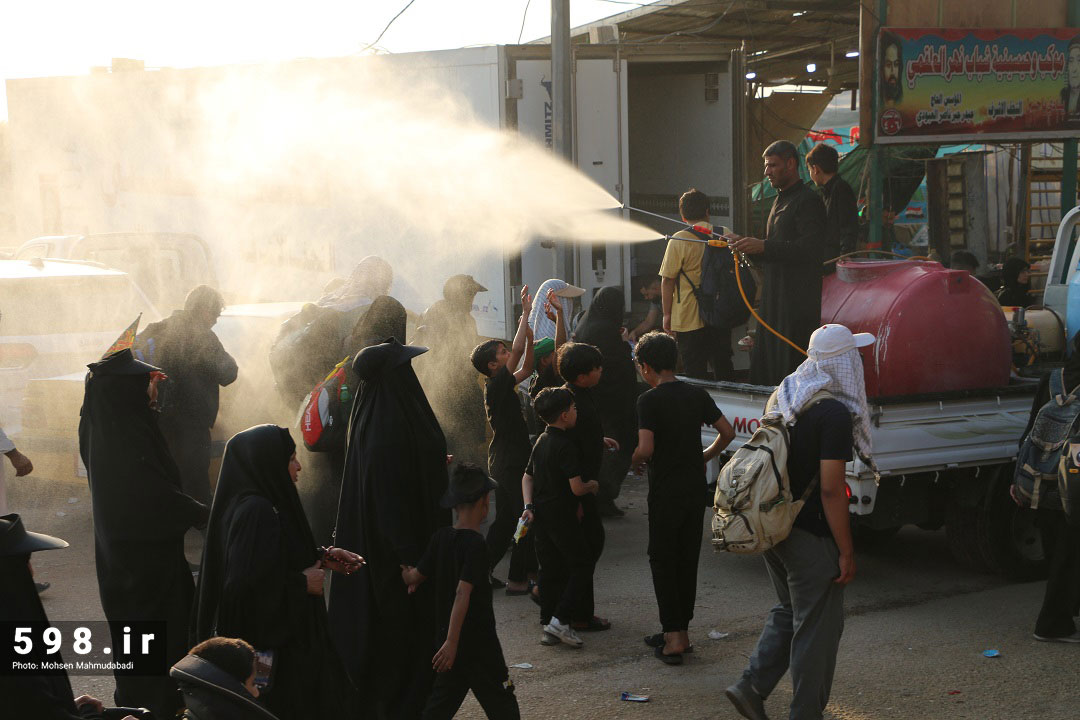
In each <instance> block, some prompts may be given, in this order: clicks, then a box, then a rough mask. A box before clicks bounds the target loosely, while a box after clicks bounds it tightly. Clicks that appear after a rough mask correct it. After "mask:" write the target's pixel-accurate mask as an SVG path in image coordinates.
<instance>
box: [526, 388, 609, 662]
mask: <svg viewBox="0 0 1080 720" xmlns="http://www.w3.org/2000/svg"><path fill="white" fill-rule="evenodd" d="M533 408H534V409H535V410H536V414H537V415H539V416H540V418H541V419H542V420H543V421H544V423H545V424H546V425H547V427H546V428H545V430H544V432H542V433H541V434H540V437H539V438H537V439H536V444H535V445H534V446H533V450H532V456H531V457H530V458H529V465H528V467H527V468H526V470H525V474H524V475H523V476H522V478H521V492H522V495H523V496H524V497H525V512H524V513H522V518H524V519H525V520H526V521H527V522H528V523H529V527H530V528H531V530H530V534H532V535H534V536H535V538H536V554H537V556H538V558H539V560H540V622H541V623H543V624H544V635H543V637H542V638H541V640H540V642H541V643H543V644H544V645H556V644H558V643H559V642H562V643H565V644H567V645H569V646H570V647H573V648H580V647H582V645H584V643H583V642H582V640H581V637H580V636H579V635H578V634H577V632H575V631H574V628H573V627H572V621H573V618H574V613H575V610H576V608H577V606H578V605H579V604H580V598H581V596H582V594H583V592H584V591H585V586H586V585H588V584H591V582H592V570H593V565H594V561H593V557H592V555H591V553H590V552H589V546H588V543H587V542H586V540H585V533H584V531H583V529H582V524H581V522H580V520H579V517H580V513H579V509H580V507H581V505H580V500H581V498H585V497H595V495H596V493H597V492H599V490H600V483H599V482H597V481H596V480H595V479H593V480H589V481H584V479H583V478H582V470H581V468H582V464H581V459H580V457H579V455H578V448H577V444H576V443H575V442H574V439H573V437H571V435H570V431H571V430H572V429H573V428H574V426H575V424H576V423H577V420H578V412H577V407H576V406H575V404H574V396H573V395H572V394H571V393H570V391H569V390H567V389H566V388H546V389H544V390H541V391H540V393H539V394H538V395H537V396H536V400H534V401H533Z"/></svg>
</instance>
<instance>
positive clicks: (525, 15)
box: [517, 0, 532, 45]
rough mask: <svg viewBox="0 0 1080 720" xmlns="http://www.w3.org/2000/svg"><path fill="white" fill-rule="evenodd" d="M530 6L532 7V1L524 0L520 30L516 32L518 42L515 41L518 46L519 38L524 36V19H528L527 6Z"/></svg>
mask: <svg viewBox="0 0 1080 720" xmlns="http://www.w3.org/2000/svg"><path fill="white" fill-rule="evenodd" d="M530 5H532V0H526V2H525V12H523V13H521V29H520V30H518V41H517V44H518V45H520V44H521V36H522V35H524V34H525V18H526V17H528V15H529V6H530Z"/></svg>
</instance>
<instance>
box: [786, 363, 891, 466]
mask: <svg viewBox="0 0 1080 720" xmlns="http://www.w3.org/2000/svg"><path fill="white" fill-rule="evenodd" d="M820 390H825V391H827V392H829V393H830V394H831V395H832V396H833V397H834V398H836V399H837V400H839V401H840V402H842V403H843V404H844V406H845V407H847V409H848V410H850V411H851V420H852V431H853V432H852V434H853V436H854V441H855V451H856V452H857V453H858V454H859V457H860V458H861V459H862V461H863V462H864V463H866V464H867V465H869V466H870V467H871V468H874V469H875V470H876V469H877V468H876V465H874V461H873V451H874V448H873V445H872V444H871V441H870V410H869V408H868V407H867V405H866V381H865V379H864V378H863V366H862V358H861V357H860V356H859V351H858V350H856V349H854V348H852V349H851V350H848V351H847V352H844V353H841V354H839V355H833V356H832V357H824V358H823V357H820V356H818V353H816V352H814V350H813V348H811V350H810V357H808V358H807V359H806V360H804V361H803V363H802V365H799V367H798V368H796V369H795V372H793V373H791V374H790V375H788V376H787V377H786V378H784V379H783V381H782V382H781V383H780V387H778V388H777V391H776V405H775V406H774V407H773V408H772V410H770V411H769V412H768V413H766V415H772V416H775V415H782V416H783V418H784V423H785V424H787V425H793V424H795V420H796V418H797V417H798V415H799V413H801V412H802V411H803V410H804V409H805V408H806V406H807V405H808V404H809V403H810V399H811V398H812V397H813V396H814V394H815V393H817V392H818V391H820Z"/></svg>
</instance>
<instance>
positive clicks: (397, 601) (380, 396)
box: [329, 340, 450, 718]
mask: <svg viewBox="0 0 1080 720" xmlns="http://www.w3.org/2000/svg"><path fill="white" fill-rule="evenodd" d="M422 352H424V348H414V347H410V346H403V345H401V344H400V343H398V342H397V341H396V340H393V341H391V342H387V343H383V344H381V345H375V346H373V347H369V348H366V349H364V350H362V351H361V352H360V353H359V354H358V355H357V356H356V360H355V362H354V363H353V368H354V370H355V371H356V374H357V377H358V378H359V379H360V394H359V396H358V397H357V400H356V403H355V404H354V406H353V415H352V420H351V422H350V437H349V448H348V453H347V457H346V461H345V475H344V478H343V481H342V487H341V501H340V503H339V505H338V521H337V531H336V536H335V544H337V545H340V546H342V547H346V548H349V549H350V550H353V551H354V552H358V553H360V554H361V555H363V556H364V559H365V560H366V561H367V565H366V566H365V567H364V568H362V569H361V570H360V571H359V572H356V573H354V574H353V575H351V576H348V577H346V576H342V575H336V576H334V577H333V579H332V580H331V583H330V608H329V610H330V626H331V629H332V631H333V633H334V638H335V640H336V641H337V642H338V648H339V652H340V653H341V656H342V658H343V659H344V661H345V667H346V669H347V670H348V672H349V674H350V676H351V677H352V679H353V681H354V682H355V684H356V685H357V688H358V689H359V690H360V692H361V695H362V696H364V697H367V698H370V699H372V700H373V701H374V702H375V703H376V704H377V706H378V715H379V716H380V717H393V718H418V717H419V716H420V713H421V711H422V710H423V707H424V703H425V702H426V700H427V696H428V693H429V691H430V689H431V683H432V681H433V674H432V670H431V656H432V653H433V651H434V649H433V643H434V638H435V627H434V619H435V608H434V603H433V598H432V595H431V589H430V588H429V587H428V585H429V584H425V585H421V587H420V589H419V590H418V591H417V592H416V593H414V594H412V595H409V594H408V593H407V591H406V587H405V585H404V583H402V580H401V568H400V566H401V565H416V563H417V562H418V561H419V560H420V556H421V555H422V553H423V552H424V549H425V547H426V546H427V543H428V540H430V538H431V536H432V534H433V533H434V532H435V530H436V529H438V528H440V527H443V526H446V525H448V524H449V523H450V514H449V512H448V511H445V510H442V509H441V508H440V507H439V500H440V498H441V497H442V495H443V493H444V492H445V491H446V485H447V472H446V441H445V440H444V438H443V434H442V431H441V430H440V429H439V424H438V423H437V422H436V420H435V415H434V413H433V412H432V410H431V406H430V405H429V404H428V401H427V398H426V397H425V396H424V391H423V390H422V389H421V387H420V383H419V381H418V380H417V379H416V375H415V374H414V373H413V370H412V367H411V365H410V363H409V361H410V359H411V358H413V357H415V356H416V355H419V354H420V353H422Z"/></svg>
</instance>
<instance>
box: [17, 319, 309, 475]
mask: <svg viewBox="0 0 1080 720" xmlns="http://www.w3.org/2000/svg"><path fill="white" fill-rule="evenodd" d="M302 304H303V303H299V302H283V303H258V304H253V305H230V306H228V307H226V308H225V310H224V311H223V312H222V313H221V317H220V318H218V323H217V325H215V326H214V332H215V333H217V336H218V337H219V338H220V339H221V343H222V345H224V346H225V350H227V351H228V352H229V354H230V355H232V356H233V357H234V358H236V362H237V364H238V365H239V366H240V372H239V374H238V376H237V379H236V382H234V383H233V384H232V385H229V386H228V387H224V388H222V389H221V410H220V412H219V413H218V420H217V423H216V424H215V425H214V430H213V432H212V433H211V437H212V439H213V443H214V449H213V453H212V456H213V458H214V460H213V462H212V463H211V466H210V477H211V483H215V482H216V481H217V472H218V468H219V467H220V458H221V453H222V451H223V450H224V447H225V442H226V441H227V440H228V439H229V438H230V437H231V436H232V435H234V434H235V433H237V432H239V431H240V430H243V429H245V428H248V427H251V426H252V425H257V424H260V423H277V424H280V425H284V426H289V425H292V424H294V421H295V419H296V413H297V408H286V407H284V406H283V405H282V404H281V401H280V400H279V395H278V393H277V392H276V391H275V390H274V387H273V385H274V381H273V376H272V374H271V372H270V363H269V360H268V356H269V351H270V344H271V343H272V342H273V341H274V338H275V337H276V336H277V332H278V328H279V327H280V325H281V323H283V322H284V321H285V320H287V319H288V318H290V317H292V316H293V315H294V314H296V312H298V311H299V309H300V307H301V305H302ZM115 337H116V336H115V335H113V337H112V338H110V342H111V341H112V340H114V339H115ZM107 346H108V345H107V344H106V347H107ZM85 377H86V372H85V368H84V369H83V370H81V371H78V372H73V373H68V374H65V375H58V376H55V377H47V378H41V379H37V380H33V381H31V382H30V383H29V384H28V386H27V388H26V393H25V397H24V399H23V408H24V409H23V415H24V417H25V418H26V421H25V422H24V427H23V432H22V436H21V437H20V441H19V444H20V447H21V448H22V449H24V450H25V451H26V453H27V454H28V455H29V454H31V453H32V456H33V458H34V467H35V475H37V476H38V477H41V478H46V479H48V480H53V481H64V482H75V481H77V480H78V479H79V478H85V477H86V469H85V468H84V467H83V466H82V463H81V461H80V459H79V438H78V427H79V407H80V406H81V404H82V397H83V381H84V379H85Z"/></svg>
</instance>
